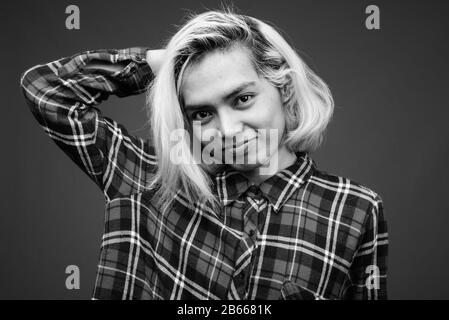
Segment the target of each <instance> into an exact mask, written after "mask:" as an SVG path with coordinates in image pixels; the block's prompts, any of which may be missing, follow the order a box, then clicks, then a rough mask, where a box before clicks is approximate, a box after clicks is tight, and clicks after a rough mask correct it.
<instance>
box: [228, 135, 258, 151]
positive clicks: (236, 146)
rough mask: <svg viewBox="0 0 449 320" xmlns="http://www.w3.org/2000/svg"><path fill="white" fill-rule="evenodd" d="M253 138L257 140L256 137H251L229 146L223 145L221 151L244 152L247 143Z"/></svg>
mask: <svg viewBox="0 0 449 320" xmlns="http://www.w3.org/2000/svg"><path fill="white" fill-rule="evenodd" d="M254 140H257V137H254V138H251V139H249V140H244V141H243V142H240V143H236V144H233V145H232V146H229V147H224V148H223V151H226V152H230V153H234V154H236V153H242V152H244V153H246V152H247V151H248V146H249V143H250V142H252V141H254Z"/></svg>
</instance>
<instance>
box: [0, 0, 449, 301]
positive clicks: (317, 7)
mask: <svg viewBox="0 0 449 320" xmlns="http://www.w3.org/2000/svg"><path fill="white" fill-rule="evenodd" d="M69 4H77V5H78V6H79V7H80V10H81V29H80V30H67V29H66V28H65V19H66V14H65V8H66V6H68V5H69ZM235 4H236V6H237V7H238V8H240V9H241V10H242V12H243V13H245V14H248V15H252V16H255V17H258V18H261V19H265V20H268V21H271V22H273V23H274V24H276V25H277V26H278V27H280V28H281V29H282V30H283V31H284V32H286V33H287V34H288V35H289V39H290V40H291V41H292V42H293V44H294V45H295V46H296V47H297V48H298V50H299V51H300V53H301V54H302V56H303V58H304V59H305V60H306V62H307V63H309V64H310V65H311V67H312V68H314V70H315V71H316V72H317V73H318V74H319V75H320V76H321V77H322V78H323V79H324V80H325V81H326V82H327V83H328V85H329V86H330V88H331V90H332V92H333V95H334V98H335V102H336V110H335V117H334V118H333V121H332V123H331V124H330V127H329V130H328V135H327V138H326V141H325V143H324V145H323V146H322V148H321V149H320V150H319V151H317V152H316V153H315V154H313V155H312V156H313V158H314V159H315V160H316V162H317V165H318V167H319V168H320V169H323V170H325V171H328V172H332V173H335V174H338V175H342V176H346V177H349V178H352V179H354V180H356V181H358V182H361V183H363V184H365V185H367V186H368V187H371V188H372V189H374V190H375V191H377V192H378V193H379V194H380V195H381V196H382V197H383V199H384V205H385V214H386V218H387V220H388V223H389V232H390V255H389V280H388V281H389V283H388V289H389V297H390V298H391V299H448V298H449V285H448V284H449V282H448V280H449V275H448V270H449V241H448V230H447V229H448V227H449V223H448V222H449V205H448V201H447V200H448V198H449V187H448V183H447V182H448V179H449V174H448V169H447V164H448V160H449V152H448V151H449V150H448V149H449V148H448V139H447V138H448V133H449V126H447V120H448V119H449V117H448V115H449V111H448V103H447V98H448V88H447V87H448V80H447V74H448V63H447V60H446V59H447V58H448V57H449V55H448V41H447V40H448V24H449V23H448V19H447V15H448V13H449V5H448V2H447V1H446V2H445V1H398V0H396V1H377V0H373V1H369V2H368V1H361V0H351V1H348V0H345V1H322V0H320V1H318V0H314V1H298V0H297V1H291V0H289V1H287V0H276V1H235ZM369 4H376V5H378V6H379V8H380V10H381V30H377V31H369V30H367V29H366V28H365V18H366V14H365V8H366V6H367V5H369ZM218 5H219V1H192V0H189V1H166V0H164V1H155V0H151V1H149V0H147V1H109V0H108V1H70V2H69V1H48V0H45V1H42V0H41V1H19V0H17V1H2V2H0V15H1V17H0V24H1V28H0V33H1V34H0V35H1V37H0V39H2V40H1V41H2V50H1V53H0V54H1V63H2V68H1V85H0V88H1V89H0V90H1V97H2V102H1V105H2V109H3V113H2V117H1V120H2V126H1V130H2V137H3V139H2V141H3V144H4V145H3V147H2V156H1V161H2V162H1V164H2V170H1V171H2V176H1V177H2V181H3V183H2V184H1V187H2V190H1V192H2V195H3V196H2V200H1V216H0V217H1V221H0V244H1V245H0V259H1V261H0V298H3V299H90V297H91V294H92V290H93V286H94V282H95V275H96V274H95V272H96V265H97V259H98V256H99V248H100V243H101V236H102V230H103V212H104V211H103V208H104V198H103V195H102V193H101V191H100V190H99V189H97V187H96V185H95V184H94V183H93V182H91V181H90V180H89V179H88V178H87V176H85V175H84V174H83V173H82V172H81V171H80V170H79V169H78V167H76V165H75V164H73V163H72V162H71V161H70V159H69V158H68V157H67V156H66V155H65V154H63V152H62V151H60V150H59V149H58V148H57V146H56V145H55V144H54V142H53V141H51V140H50V138H48V137H47V136H46V135H45V134H44V132H43V130H42V129H41V128H40V127H39V126H38V124H37V122H36V121H35V120H34V118H33V117H32V115H31V113H30V111H29V109H28V107H27V105H26V104H25V101H24V99H23V97H22V94H21V91H20V86H19V77H20V75H21V74H22V72H23V71H25V70H26V69H28V68H30V67H32V66H34V65H36V64H38V63H45V62H49V61H51V60H55V59H57V58H60V57H64V56H69V55H72V54H74V53H77V52H80V51H84V50H89V49H99V48H126V47H131V46H139V45H142V46H150V47H154V48H157V47H158V46H159V45H160V44H161V43H162V41H163V40H165V39H167V38H168V37H169V36H170V35H171V34H172V33H173V32H174V31H175V25H176V24H180V23H181V21H182V20H181V18H182V17H183V16H184V13H185V12H186V10H187V9H189V10H194V11H197V10H200V11H201V10H203V8H204V7H207V8H217V7H218ZM143 106H144V96H143V95H140V96H135V97H130V98H126V99H120V98H117V97H111V98H110V99H109V100H108V101H106V102H105V103H104V104H103V105H102V106H101V108H102V110H103V112H104V114H105V115H107V116H110V117H112V118H113V119H115V120H117V121H118V122H120V123H122V124H124V125H125V126H126V127H127V128H128V129H129V131H130V132H131V133H133V134H135V135H140V136H142V137H144V136H145V135H146V130H147V129H146V128H143V124H144V123H145V112H144V110H143ZM70 264H75V265H77V266H79V268H80V270H81V289H80V290H73V291H69V290H67V289H66V288H65V278H66V274H65V268H66V266H67V265H70Z"/></svg>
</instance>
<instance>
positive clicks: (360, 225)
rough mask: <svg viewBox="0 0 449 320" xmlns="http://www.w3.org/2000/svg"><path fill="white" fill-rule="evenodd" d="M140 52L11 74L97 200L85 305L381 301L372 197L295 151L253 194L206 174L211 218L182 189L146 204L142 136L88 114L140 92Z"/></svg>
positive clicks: (379, 241)
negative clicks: (215, 200) (100, 214)
mask: <svg viewBox="0 0 449 320" xmlns="http://www.w3.org/2000/svg"><path fill="white" fill-rule="evenodd" d="M146 50H147V48H143V47H134V48H128V49H121V50H115V49H101V50H93V51H86V52H82V53H79V54H76V55H74V56H72V57H68V58H62V59H59V60H56V61H53V62H50V63H47V64H43V65H37V66H35V67H33V68H31V69H29V70H27V71H26V72H25V73H24V74H23V76H22V78H21V87H22V90H23V93H24V95H25V97H26V100H27V103H28V105H29V107H30V109H31V112H32V114H33V115H34V117H35V118H36V120H37V121H38V123H39V124H40V125H41V126H42V127H43V128H44V130H45V133H46V134H47V135H48V136H49V137H50V138H51V139H53V141H55V143H56V144H57V145H58V147H59V148H61V149H62V150H63V151H64V152H65V153H66V154H67V155H68V156H69V157H70V158H71V159H72V160H73V161H74V162H75V163H76V164H77V165H78V166H79V167H80V168H81V169H82V170H83V171H84V172H85V173H86V174H87V175H88V176H89V177H90V178H91V179H92V180H93V181H94V182H95V183H96V184H97V185H98V186H99V187H100V188H101V190H102V191H103V193H104V195H105V200H106V208H105V209H106V210H105V225H104V235H103V239H102V245H101V251H100V259H99V264H98V272H97V279H96V283H95V288H94V292H93V297H92V298H93V299H386V298H387V293H386V284H387V282H386V280H387V279H386V273H387V252H388V234H387V225H386V221H385V219H384V215H383V205H382V200H381V198H380V197H379V196H378V195H377V194H376V193H375V192H373V191H372V190H370V189H368V188H366V187H364V186H362V185H360V184H358V183H355V182H354V181H350V180H349V179H346V178H343V177H338V176H334V175H330V174H328V173H325V172H322V171H319V170H318V169H317V168H316V165H315V163H314V161H313V160H312V159H311V158H310V156H309V155H308V154H307V153H297V161H296V162H295V163H294V164H293V165H292V166H290V167H288V168H286V169H285V170H282V171H281V172H279V173H277V174H276V175H274V176H272V177H271V178H269V179H268V180H266V181H264V182H263V183H262V184H261V185H259V186H255V185H250V184H249V182H248V181H247V180H246V179H245V177H244V176H242V175H241V174H240V173H239V172H237V171H233V170H226V171H224V172H221V173H218V174H216V176H214V177H213V178H214V181H215V184H214V188H215V191H216V193H217V196H218V197H219V199H220V201H221V203H222V206H221V209H220V212H214V211H213V210H212V209H211V208H210V207H208V206H206V205H205V204H204V203H200V202H197V203H191V202H189V201H187V200H186V198H185V196H184V194H183V192H182V191H179V192H178V193H177V195H176V196H175V197H174V198H173V202H172V207H171V208H170V209H168V210H162V208H160V207H158V205H157V204H156V201H155V199H154V197H153V196H154V191H152V190H150V189H149V188H148V187H147V181H148V179H149V178H150V177H151V176H152V175H154V173H155V170H156V167H157V159H156V157H155V153H154V150H153V148H152V146H151V140H150V139H146V140H145V139H142V138H138V137H135V136H132V135H131V134H129V133H128V132H127V130H126V128H125V127H123V126H122V125H120V124H119V123H117V122H116V121H114V120H112V119H110V118H108V117H105V116H103V115H102V114H101V111H100V110H99V109H97V108H96V106H97V105H99V104H100V103H101V102H102V101H104V100H106V99H107V97H108V96H109V95H111V94H114V95H116V96H119V97H125V96H130V95H134V94H139V93H142V92H144V91H145V90H147V89H148V87H149V86H150V85H151V82H152V80H153V79H154V74H153V73H152V71H151V68H150V67H149V64H148V63H147V62H146V61H145V52H146ZM86 66H87V67H86ZM89 66H94V67H90V68H89ZM114 68H115V69H114ZM117 68H118V69H117Z"/></svg>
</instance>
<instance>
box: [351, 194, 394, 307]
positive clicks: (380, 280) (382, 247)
mask: <svg viewBox="0 0 449 320" xmlns="http://www.w3.org/2000/svg"><path fill="white" fill-rule="evenodd" d="M387 256H388V232H387V222H386V220H385V218H384V210H383V202H382V199H381V198H380V197H379V196H376V201H375V202H374V204H373V206H372V208H371V211H370V212H369V213H368V214H367V216H366V219H365V223H364V226H363V229H362V235H361V241H360V244H359V246H358V249H357V251H356V253H355V256H354V259H353V262H352V264H351V267H350V270H349V273H348V278H347V282H346V286H345V290H344V293H343V299H347V300H386V299H387Z"/></svg>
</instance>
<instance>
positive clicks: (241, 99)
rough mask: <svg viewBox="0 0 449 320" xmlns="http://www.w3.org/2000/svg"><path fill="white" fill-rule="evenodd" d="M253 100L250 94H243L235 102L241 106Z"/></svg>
mask: <svg viewBox="0 0 449 320" xmlns="http://www.w3.org/2000/svg"><path fill="white" fill-rule="evenodd" d="M252 98H253V95H252V94H244V95H242V96H240V97H238V98H237V102H241V103H243V104H245V103H248V102H249V101H251V99H252Z"/></svg>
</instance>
